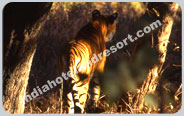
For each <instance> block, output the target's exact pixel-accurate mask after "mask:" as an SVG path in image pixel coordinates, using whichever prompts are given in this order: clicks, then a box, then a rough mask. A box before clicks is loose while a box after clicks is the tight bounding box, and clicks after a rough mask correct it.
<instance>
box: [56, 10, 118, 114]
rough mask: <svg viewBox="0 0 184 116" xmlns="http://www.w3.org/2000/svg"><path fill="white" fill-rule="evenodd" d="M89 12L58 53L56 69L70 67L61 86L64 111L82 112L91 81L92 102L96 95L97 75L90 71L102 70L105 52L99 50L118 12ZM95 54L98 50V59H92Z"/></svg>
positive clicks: (109, 35) (108, 38)
mask: <svg viewBox="0 0 184 116" xmlns="http://www.w3.org/2000/svg"><path fill="white" fill-rule="evenodd" d="M91 15H92V18H91V19H90V21H89V22H88V23H87V24H86V25H85V26H83V27H82V28H81V29H80V30H79V32H78V33H77V35H76V37H75V38H74V39H73V40H71V41H69V43H68V44H66V46H65V47H64V49H62V51H61V52H60V54H59V56H58V70H59V73H60V74H61V72H63V71H65V72H67V71H70V78H68V79H67V80H64V81H63V86H62V87H63V88H62V89H63V93H62V98H63V110H64V112H65V113H71V114H73V113H86V112H85V107H86V102H87V98H88V92H89V87H90V85H91V83H93V84H92V85H93V88H92V93H93V96H92V97H93V98H92V99H93V101H94V103H97V102H98V100H99V97H100V85H99V79H98V78H99V77H98V76H95V77H94V73H95V74H97V75H100V74H102V73H103V71H104V67H105V62H106V56H105V54H102V53H103V52H104V50H106V46H105V43H106V42H109V41H111V40H112V38H113V36H114V34H115V32H116V25H117V17H118V13H117V12H116V13H113V14H111V15H103V14H101V13H100V11H99V10H94V11H92V13H91ZM95 54H96V55H97V54H100V55H101V56H100V57H101V59H100V61H98V62H96V63H92V62H91V58H92V57H93V56H94V55H95ZM93 77H94V78H93Z"/></svg>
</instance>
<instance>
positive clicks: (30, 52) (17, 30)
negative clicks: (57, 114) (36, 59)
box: [3, 3, 51, 113]
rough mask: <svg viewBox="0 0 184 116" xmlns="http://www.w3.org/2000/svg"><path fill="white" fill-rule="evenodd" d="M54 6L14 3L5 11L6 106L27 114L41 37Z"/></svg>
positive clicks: (4, 79)
mask: <svg viewBox="0 0 184 116" xmlns="http://www.w3.org/2000/svg"><path fill="white" fill-rule="evenodd" d="M50 7H51V3H10V4H8V5H7V6H6V7H5V9H4V12H3V19H4V22H3V24H4V27H3V30H4V32H3V42H4V43H3V45H4V46H3V48H4V51H3V59H4V61H3V106H4V108H5V110H6V111H7V112H9V113H24V104H25V96H26V88H27V84H28V79H29V73H30V69H31V64H32V60H33V56H34V53H35V50H36V47H37V38H38V36H39V33H40V31H41V29H42V27H43V25H44V23H45V21H46V16H47V14H48V11H49V9H50Z"/></svg>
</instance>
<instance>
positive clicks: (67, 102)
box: [63, 80, 74, 114]
mask: <svg viewBox="0 0 184 116" xmlns="http://www.w3.org/2000/svg"><path fill="white" fill-rule="evenodd" d="M70 83H71V80H67V81H64V83H63V110H64V112H63V113H69V114H73V113H74V100H73V95H72V86H71V84H70Z"/></svg>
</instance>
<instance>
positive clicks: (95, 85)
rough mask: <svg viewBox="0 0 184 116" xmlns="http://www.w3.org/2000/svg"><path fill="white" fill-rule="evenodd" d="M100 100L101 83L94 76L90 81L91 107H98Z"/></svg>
mask: <svg viewBox="0 0 184 116" xmlns="http://www.w3.org/2000/svg"><path fill="white" fill-rule="evenodd" d="M99 98H100V82H99V78H98V77H96V76H94V77H93V78H92V80H91V81H90V105H94V106H95V107H98V103H99Z"/></svg>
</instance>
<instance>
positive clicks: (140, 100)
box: [134, 3, 179, 113]
mask: <svg viewBox="0 0 184 116" xmlns="http://www.w3.org/2000/svg"><path fill="white" fill-rule="evenodd" d="M153 4H154V3H153ZM178 7H179V6H178V4H176V3H170V4H169V5H168V10H167V11H166V12H165V13H164V14H163V17H162V18H161V22H162V27H161V28H159V30H158V31H157V32H156V35H157V38H156V39H157V40H156V42H157V44H156V46H154V47H155V48H156V50H157V52H158V61H159V63H158V64H155V65H154V66H153V68H152V69H149V71H148V74H147V77H146V80H145V81H144V82H143V84H142V86H141V88H140V89H139V90H138V92H137V94H136V96H135V101H134V109H136V113H139V112H140V111H141V110H142V109H143V104H144V97H145V95H146V94H154V92H155V89H156V87H157V84H158V78H159V75H160V73H161V70H162V66H163V64H164V62H165V57H166V54H167V45H168V42H169V36H170V34H171V30H172V26H173V22H174V17H175V15H176V12H177V9H178ZM160 9H162V8H160Z"/></svg>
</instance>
